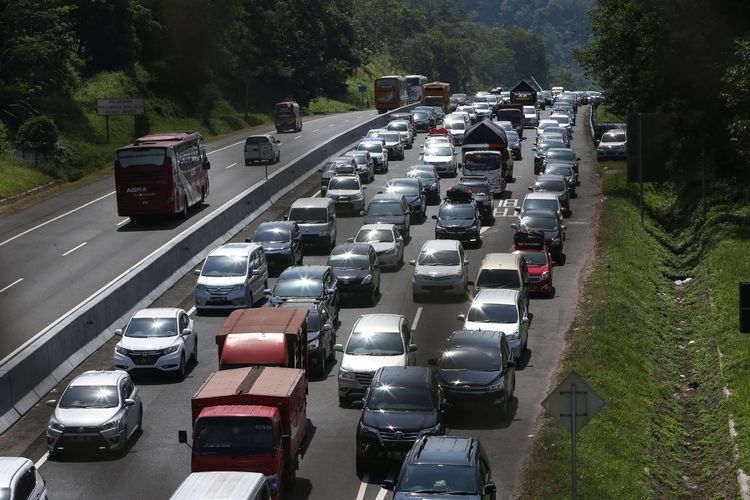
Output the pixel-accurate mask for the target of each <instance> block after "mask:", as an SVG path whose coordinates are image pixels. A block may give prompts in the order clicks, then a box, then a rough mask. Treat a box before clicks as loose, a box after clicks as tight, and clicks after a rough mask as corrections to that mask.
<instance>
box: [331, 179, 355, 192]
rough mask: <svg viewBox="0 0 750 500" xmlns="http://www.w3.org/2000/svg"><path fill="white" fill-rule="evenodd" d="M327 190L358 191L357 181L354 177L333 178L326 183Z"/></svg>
mask: <svg viewBox="0 0 750 500" xmlns="http://www.w3.org/2000/svg"><path fill="white" fill-rule="evenodd" d="M328 189H329V190H330V189H340V190H344V191H357V190H359V181H358V180H357V178H356V177H334V178H333V179H331V182H329V183H328Z"/></svg>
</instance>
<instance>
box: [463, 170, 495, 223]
mask: <svg viewBox="0 0 750 500" xmlns="http://www.w3.org/2000/svg"><path fill="white" fill-rule="evenodd" d="M454 188H458V189H461V188H468V189H470V190H471V193H472V196H473V197H474V201H475V202H476V203H477V207H478V208H479V213H480V214H481V216H482V222H483V223H484V224H487V225H489V224H492V223H494V222H495V202H494V201H493V199H492V193H490V184H489V182H487V178H486V177H479V176H476V177H474V176H464V177H461V180H460V181H459V182H458V184H456V186H454Z"/></svg>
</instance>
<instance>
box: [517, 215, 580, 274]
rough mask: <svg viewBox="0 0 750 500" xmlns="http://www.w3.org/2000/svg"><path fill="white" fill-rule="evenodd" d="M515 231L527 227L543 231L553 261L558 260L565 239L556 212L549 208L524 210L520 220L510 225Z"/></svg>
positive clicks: (562, 226) (563, 227) (524, 229)
mask: <svg viewBox="0 0 750 500" xmlns="http://www.w3.org/2000/svg"><path fill="white" fill-rule="evenodd" d="M510 227H511V228H513V229H515V230H517V231H528V230H529V229H531V230H534V231H539V232H542V233H544V240H545V241H546V242H547V247H548V248H549V253H550V255H551V256H552V259H553V260H554V261H555V262H560V258H561V257H562V254H563V242H564V241H565V230H566V229H567V228H566V227H565V226H564V225H562V224H560V220H559V219H558V218H557V214H555V212H553V211H551V210H526V211H525V212H523V215H522V216H521V220H520V221H519V222H517V223H515V224H511V225H510Z"/></svg>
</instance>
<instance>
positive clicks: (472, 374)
mask: <svg viewBox="0 0 750 500" xmlns="http://www.w3.org/2000/svg"><path fill="white" fill-rule="evenodd" d="M438 376H439V377H440V381H441V382H442V383H443V384H444V385H445V386H447V387H448V388H451V387H454V386H459V387H461V386H466V385H473V386H480V387H481V386H487V385H491V384H493V383H496V382H497V381H499V380H500V379H501V378H502V377H503V372H501V371H498V372H485V371H479V370H444V369H441V370H439V371H438Z"/></svg>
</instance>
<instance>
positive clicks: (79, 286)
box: [0, 111, 376, 365]
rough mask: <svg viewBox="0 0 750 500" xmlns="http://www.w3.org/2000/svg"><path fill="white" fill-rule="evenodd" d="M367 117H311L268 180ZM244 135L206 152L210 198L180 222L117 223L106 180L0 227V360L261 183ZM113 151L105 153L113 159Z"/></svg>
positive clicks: (289, 137) (285, 138) (287, 142)
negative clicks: (246, 150) (247, 157)
mask: <svg viewBox="0 0 750 500" xmlns="http://www.w3.org/2000/svg"><path fill="white" fill-rule="evenodd" d="M374 115H376V112H375V111H359V112H353V113H345V114H341V115H333V116H323V117H311V118H309V119H306V120H305V121H304V126H303V129H302V131H301V132H298V133H296V134H288V133H284V134H276V135H277V137H278V138H279V140H281V141H282V145H281V162H280V163H278V164H276V165H270V166H269V167H268V171H269V173H272V172H274V171H275V170H278V169H281V168H283V167H284V166H285V165H286V164H288V163H289V161H291V160H293V159H295V158H297V157H299V156H300V155H303V154H305V153H306V152H307V151H309V150H310V149H312V148H314V147H316V146H318V145H319V144H320V143H322V142H324V141H326V140H327V139H329V138H331V137H333V136H335V135H338V134H340V133H341V132H343V131H344V130H346V129H348V128H350V127H352V126H353V125H355V124H358V123H361V122H362V121H364V120H365V119H366V118H368V117H371V116H374ZM272 131H274V132H275V129H274V128H273V127H272V126H265V127H261V128H258V129H254V130H253V131H252V132H251V133H266V132H272ZM247 135H249V133H243V134H236V135H232V136H231V137H227V138H225V139H222V140H220V141H218V142H215V143H211V144H209V147H208V149H209V152H208V157H209V159H210V161H211V172H210V182H211V186H210V193H209V196H208V198H207V200H206V201H207V203H206V204H205V205H204V206H203V207H200V208H197V207H196V208H194V209H193V210H192V211H191V214H190V217H188V219H187V220H182V219H180V218H179V217H170V218H165V219H163V220H159V221H157V222H155V223H147V224H132V223H130V220H129V219H128V218H125V217H119V216H118V215H117V205H116V200H115V194H114V178H113V177H109V178H107V179H105V180H102V181H99V182H94V183H92V184H89V185H87V186H85V187H83V188H81V189H78V190H74V191H70V192H67V193H64V194H62V195H60V196H57V197H54V198H52V199H49V200H47V201H45V202H42V203H39V204H37V205H35V206H33V207H31V208H28V209H26V210H23V211H21V212H18V213H16V214H13V215H10V216H7V217H4V218H2V219H0V269H3V273H2V275H1V276H0V324H2V325H3V326H2V328H1V329H0V332H2V335H0V360H4V359H7V357H8V356H9V355H11V354H12V353H14V352H15V351H16V350H17V349H18V348H19V347H21V346H23V345H24V344H26V343H28V342H29V339H31V338H34V337H36V336H38V334H39V333H40V332H42V331H44V330H45V329H46V328H47V327H48V326H49V325H50V324H52V323H53V322H54V321H55V320H57V319H58V318H60V317H61V316H62V315H64V314H65V313H66V312H67V311H69V310H70V309H72V308H74V307H75V306H76V305H78V304H79V303H81V302H82V301H84V300H85V299H86V298H88V297H89V296H91V295H92V294H93V293H95V292H97V291H98V290H99V289H101V288H102V287H104V286H105V285H107V284H109V283H110V282H112V281H113V280H114V279H115V278H117V277H118V276H120V274H121V273H123V272H124V271H125V270H127V269H129V268H131V267H132V266H134V265H135V264H137V263H138V262H140V261H141V260H142V259H144V258H145V257H146V256H148V255H149V254H151V253H152V252H153V251H154V250H156V249H157V248H159V247H161V246H162V245H164V244H165V243H166V242H168V241H169V240H171V239H172V238H173V237H174V236H175V235H177V234H179V233H180V232H182V231H184V230H185V229H187V228H188V227H190V226H191V225H193V224H196V223H197V222H198V221H200V220H201V219H202V218H203V217H205V216H206V215H208V214H209V213H211V212H212V211H213V210H215V209H216V208H217V207H220V206H221V205H223V204H224V203H226V202H227V201H229V200H230V199H232V198H233V197H234V196H236V195H237V194H238V193H240V192H242V191H244V190H245V189H247V188H249V187H250V186H252V185H253V184H255V183H256V182H258V181H260V180H262V179H263V178H264V176H265V168H264V166H252V167H245V166H244V156H243V154H244V143H245V141H244V139H245V137H247ZM117 147H118V146H116V145H113V146H112V151H113V156H114V150H115V149H116V148H117ZM331 153H333V151H332V152H331ZM2 364H3V361H0V365H2Z"/></svg>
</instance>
